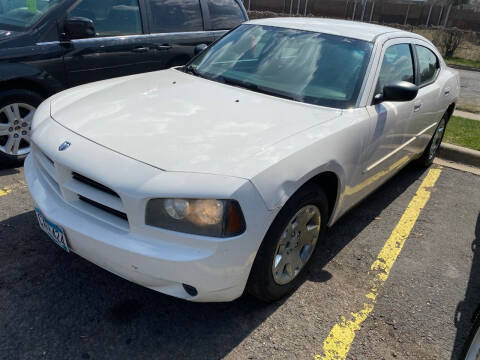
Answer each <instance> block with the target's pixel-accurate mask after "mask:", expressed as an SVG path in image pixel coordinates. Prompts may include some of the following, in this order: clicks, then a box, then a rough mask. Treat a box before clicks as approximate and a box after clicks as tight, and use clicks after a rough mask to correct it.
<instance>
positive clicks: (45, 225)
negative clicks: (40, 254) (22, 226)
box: [35, 208, 69, 252]
mask: <svg viewBox="0 0 480 360" xmlns="http://www.w3.org/2000/svg"><path fill="white" fill-rule="evenodd" d="M35 214H36V215H37V219H38V223H39V225H40V228H41V229H42V230H43V231H45V232H46V233H47V235H48V236H49V237H50V239H52V240H53V242H54V243H55V244H57V245H58V246H60V247H61V248H62V249H63V250H65V251H67V252H69V250H68V245H67V236H66V235H65V231H63V229H62V228H61V227H60V226H58V225H56V224H54V223H52V222H51V221H50V220H47V218H46V217H45V216H43V214H42V212H41V211H40V210H38V209H37V208H35Z"/></svg>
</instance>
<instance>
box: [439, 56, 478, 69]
mask: <svg viewBox="0 0 480 360" xmlns="http://www.w3.org/2000/svg"><path fill="white" fill-rule="evenodd" d="M445 61H446V62H447V64H448V65H463V66H468V67H470V68H475V69H480V61H476V60H469V59H462V58H448V59H445Z"/></svg>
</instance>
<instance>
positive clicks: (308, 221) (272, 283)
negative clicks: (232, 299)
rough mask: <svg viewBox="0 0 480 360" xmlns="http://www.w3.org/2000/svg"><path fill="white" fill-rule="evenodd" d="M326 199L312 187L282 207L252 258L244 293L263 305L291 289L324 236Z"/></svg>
mask: <svg viewBox="0 0 480 360" xmlns="http://www.w3.org/2000/svg"><path fill="white" fill-rule="evenodd" d="M327 204H328V202H327V198H326V196H325V194H324V192H323V191H322V190H321V189H319V188H318V187H316V186H306V187H305V188H303V189H301V190H299V191H298V192H297V193H296V194H295V195H293V196H292V198H291V199H290V200H289V201H288V202H287V203H286V204H285V206H284V207H283V208H282V210H281V211H280V213H279V214H278V215H277V217H276V219H275V220H274V222H273V224H272V225H271V227H270V229H269V230H268V232H267V235H266V236H265V239H264V240H263V242H262V245H261V246H260V249H259V251H258V253H257V256H256V258H255V261H254V264H253V267H252V271H251V273H250V278H249V280H248V284H247V289H248V291H249V292H250V293H251V294H252V295H254V296H255V297H257V298H258V299H260V300H262V301H266V302H270V301H275V300H278V299H280V298H282V297H283V296H285V295H287V294H288V293H290V292H292V291H293V290H295V289H296V288H297V287H298V286H299V285H300V284H301V283H302V280H303V278H304V275H305V274H306V269H307V267H308V266H309V264H310V262H311V259H312V257H313V255H314V253H315V250H316V249H317V244H318V242H319V241H321V240H322V239H323V237H324V235H325V230H326V221H327V216H328V206H327Z"/></svg>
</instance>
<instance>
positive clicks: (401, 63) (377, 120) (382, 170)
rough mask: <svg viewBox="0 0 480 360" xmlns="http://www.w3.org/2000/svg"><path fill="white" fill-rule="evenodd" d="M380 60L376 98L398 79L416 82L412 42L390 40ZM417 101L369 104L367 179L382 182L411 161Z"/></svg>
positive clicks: (365, 173)
mask: <svg viewBox="0 0 480 360" xmlns="http://www.w3.org/2000/svg"><path fill="white" fill-rule="evenodd" d="M381 59H382V61H381V64H380V65H379V68H378V74H377V80H376V82H375V83H376V86H375V91H374V92H373V97H374V96H375V95H377V94H381V93H382V92H383V87H384V86H385V85H387V84H392V83H394V82H397V81H408V82H411V83H413V84H415V70H414V69H415V67H414V57H413V51H412V45H411V44H410V43H409V42H407V41H405V39H403V40H402V39H395V40H393V41H389V42H387V43H386V44H385V45H384V47H383V50H382V56H381ZM372 100H373V98H372ZM414 103H415V100H412V101H404V102H391V101H386V102H381V103H379V104H372V105H370V106H367V111H368V113H369V115H370V119H371V123H372V131H371V136H370V139H369V140H370V141H369V145H367V147H366V151H365V155H366V156H365V163H364V170H363V173H364V176H365V177H366V178H371V177H373V179H374V181H372V182H374V183H377V182H383V181H384V180H386V178H388V177H389V176H388V175H392V174H393V173H394V172H395V170H396V169H399V168H401V167H402V165H403V164H405V163H406V162H407V161H408V160H409V157H408V152H407V150H406V146H407V145H408V143H409V142H411V141H412V140H413V137H412V136H411V134H409V128H410V126H411V125H410V123H411V121H413V113H414ZM378 174H380V175H381V176H380V175H378ZM376 185H377V186H378V184H376Z"/></svg>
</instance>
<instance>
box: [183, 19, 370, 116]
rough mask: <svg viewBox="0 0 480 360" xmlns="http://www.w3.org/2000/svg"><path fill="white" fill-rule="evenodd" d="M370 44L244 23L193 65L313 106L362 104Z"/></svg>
mask: <svg viewBox="0 0 480 360" xmlns="http://www.w3.org/2000/svg"><path fill="white" fill-rule="evenodd" d="M371 51H372V44H371V43H370V42H366V41H362V40H357V39H351V38H346V37H342V36H336V35H329V34H323V33H317V32H311V31H303V30H295V29H287V28H280V27H272V26H263V25H250V24H246V25H241V26H240V27H238V28H237V29H235V30H234V31H232V32H231V33H229V34H227V35H226V36H225V37H223V38H222V39H221V40H219V41H218V42H217V43H215V44H214V45H213V46H211V47H210V48H209V49H207V50H206V51H205V52H204V53H202V54H201V55H200V56H199V57H197V58H196V59H195V60H194V61H193V62H192V63H191V64H190V69H193V71H192V72H193V73H195V74H197V75H198V76H203V77H207V78H210V79H211V80H216V81H219V82H224V83H228V84H231V85H234V86H241V87H245V88H248V89H250V90H253V91H258V92H264V93H268V94H270V95H274V96H279V97H284V98H290V99H292V100H296V101H301V102H306V103H310V104H316V105H322V106H328V107H335V108H348V107H353V106H355V104H356V101H357V97H358V94H359V92H360V87H361V85H362V82H363V77H364V75H365V71H366V67H367V64H368V61H369V59H370V54H371Z"/></svg>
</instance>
